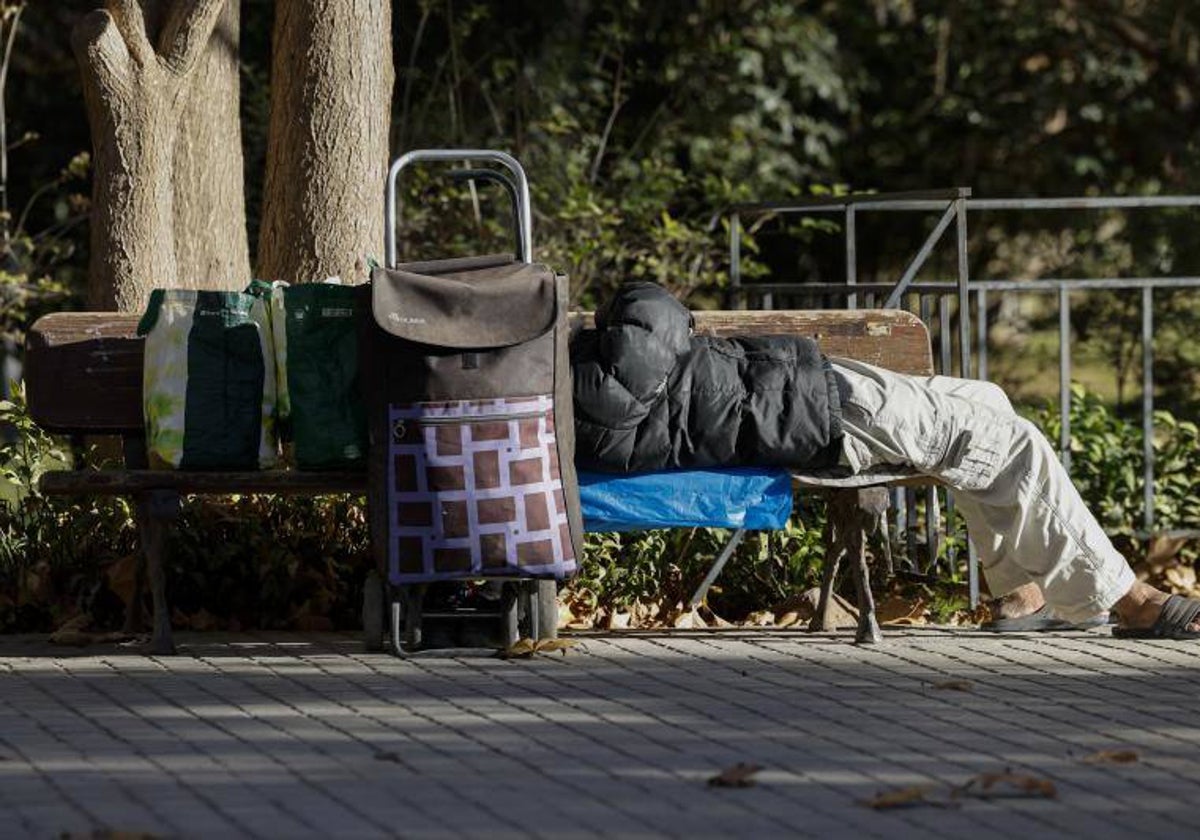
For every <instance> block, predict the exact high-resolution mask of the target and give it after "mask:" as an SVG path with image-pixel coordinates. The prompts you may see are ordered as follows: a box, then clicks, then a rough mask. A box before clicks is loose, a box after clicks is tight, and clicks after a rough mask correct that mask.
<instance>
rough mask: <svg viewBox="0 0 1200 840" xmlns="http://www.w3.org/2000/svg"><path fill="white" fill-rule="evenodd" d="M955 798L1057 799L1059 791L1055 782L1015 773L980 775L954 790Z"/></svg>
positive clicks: (1006, 771)
mask: <svg viewBox="0 0 1200 840" xmlns="http://www.w3.org/2000/svg"><path fill="white" fill-rule="evenodd" d="M954 795H955V796H970V797H974V798H976V799H1002V798H1009V799H1055V798H1057V797H1058V789H1057V788H1056V787H1055V786H1054V782H1052V781H1050V780H1049V779H1043V778H1040V777H1038V776H1029V775H1025V774H1023V773H1013V772H1010V771H1008V770H1005V771H1004V772H1003V773H980V774H979V775H978V776H973V777H972V778H970V779H968V780H967V781H966V783H965V784H963V785H961V786H960V787H957V788H955V789H954Z"/></svg>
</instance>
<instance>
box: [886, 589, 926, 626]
mask: <svg viewBox="0 0 1200 840" xmlns="http://www.w3.org/2000/svg"><path fill="white" fill-rule="evenodd" d="M926 612H927V610H926V605H925V599H923V598H919V597H918V598H916V599H911V600H910V599H908V598H904V597H901V596H899V595H892V596H890V597H887V598H885V599H884V600H883V601H881V602H880V603H879V605H878V606H877V607H876V608H875V617H876V619H878V621H879V623H880V624H893V625H905V626H912V625H914V624H928V623H929V622H928V621H927V620H926V619H925V614H926Z"/></svg>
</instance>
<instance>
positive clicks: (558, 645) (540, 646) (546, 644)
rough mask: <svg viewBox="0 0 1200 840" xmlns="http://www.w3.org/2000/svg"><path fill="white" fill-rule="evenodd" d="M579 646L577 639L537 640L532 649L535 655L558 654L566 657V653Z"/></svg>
mask: <svg viewBox="0 0 1200 840" xmlns="http://www.w3.org/2000/svg"><path fill="white" fill-rule="evenodd" d="M578 644H579V640H578V639H563V638H557V639H538V640H537V641H536V642H534V644H533V649H534V650H535V651H536V652H537V653H554V652H556V651H557V652H559V653H561V654H562V655H563V656H566V655H567V651H569V650H571V649H572V648H574V647H576V646H577V645H578Z"/></svg>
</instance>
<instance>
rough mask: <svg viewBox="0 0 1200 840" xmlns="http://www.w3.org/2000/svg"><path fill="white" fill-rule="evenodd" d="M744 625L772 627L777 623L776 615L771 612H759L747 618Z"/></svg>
mask: <svg viewBox="0 0 1200 840" xmlns="http://www.w3.org/2000/svg"><path fill="white" fill-rule="evenodd" d="M742 623H743V624H745V625H747V626H749V627H770V626H771V625H772V624H774V623H775V614H774V613H772V612H771V611H770V610H758V611H756V612H752V613H750V615H748V616H746V620H745V621H744V622H742Z"/></svg>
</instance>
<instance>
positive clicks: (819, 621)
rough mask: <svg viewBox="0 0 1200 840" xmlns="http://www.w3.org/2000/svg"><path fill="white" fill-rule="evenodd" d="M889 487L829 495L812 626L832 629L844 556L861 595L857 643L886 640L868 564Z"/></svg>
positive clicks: (818, 628) (844, 491)
mask: <svg viewBox="0 0 1200 840" xmlns="http://www.w3.org/2000/svg"><path fill="white" fill-rule="evenodd" d="M887 505H888V498H887V490H886V489H884V488H882V487H868V488H864V489H852V490H835V491H833V492H832V493H831V494H830V496H829V507H828V515H827V522H826V528H827V529H828V531H827V534H826V546H827V550H826V555H825V579H824V580H823V581H822V584H821V599H820V602H819V603H818V606H817V614H816V615H815V616H813V620H812V623H811V624H810V625H809V627H810V629H815V630H824V631H829V630H832V629H833V627H832V624H833V621H832V619H831V617H830V615H829V607H830V602H831V600H832V598H833V588H834V585H835V584H836V582H837V571H838V567H839V566H840V565H841V561H842V558H843V557H845V558H846V560H847V561H848V562H849V563H850V565H851V567H852V573H853V575H854V588H855V591H856V594H857V596H858V628H857V630H856V631H855V634H854V641H855V643H856V644H874V643H877V642H881V641H883V636H882V634H881V633H880V631H879V622H878V620H877V619H876V618H875V600H874V598H873V597H872V596H871V572H870V569H869V568H868V566H867V552H866V547H867V537H868V536H869V535H871V534H873V533H874V532H875V530H876V529H877V528H878V527H879V517H880V514H881V513H883V512H884V511H886V510H887Z"/></svg>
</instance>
